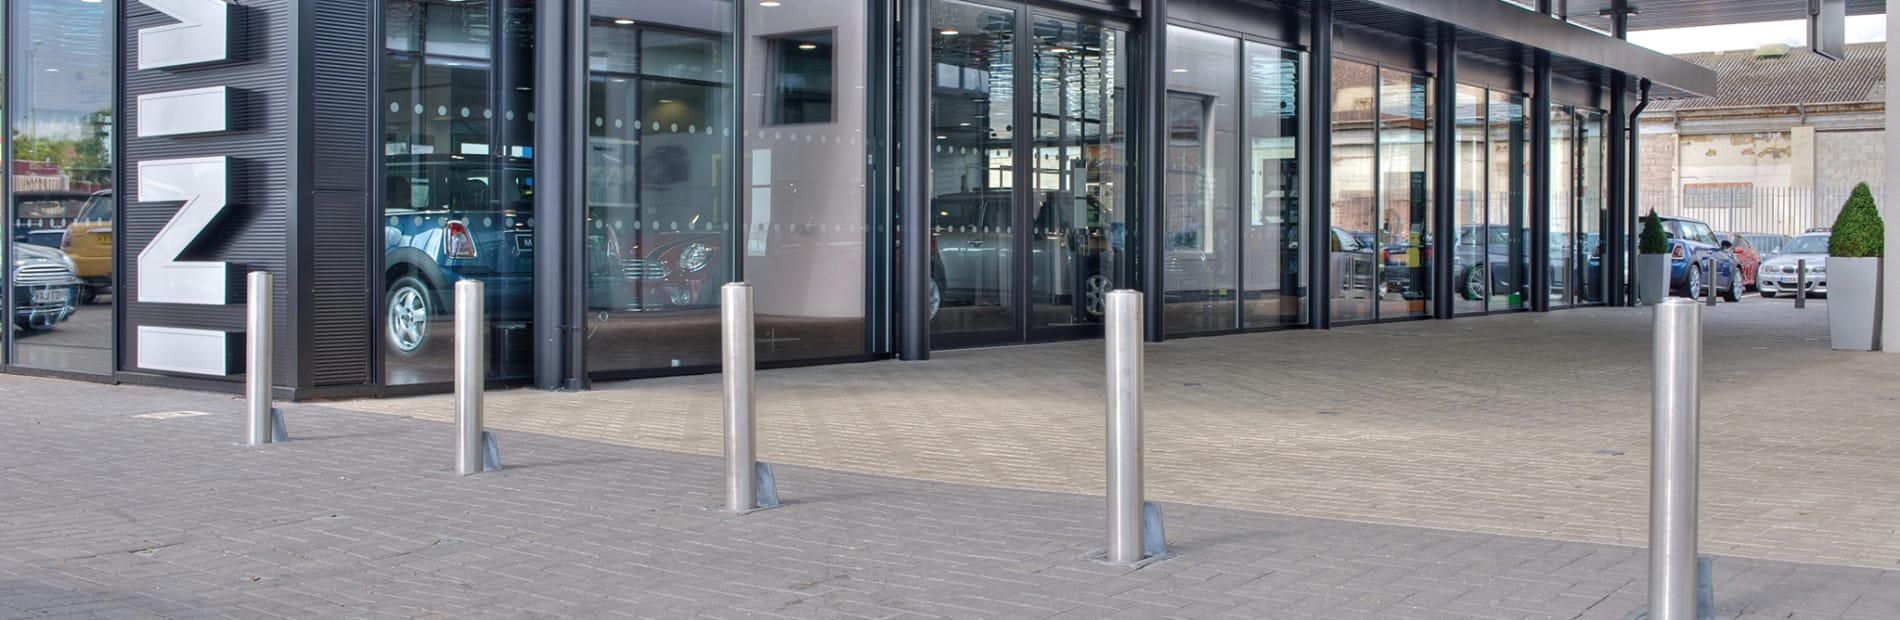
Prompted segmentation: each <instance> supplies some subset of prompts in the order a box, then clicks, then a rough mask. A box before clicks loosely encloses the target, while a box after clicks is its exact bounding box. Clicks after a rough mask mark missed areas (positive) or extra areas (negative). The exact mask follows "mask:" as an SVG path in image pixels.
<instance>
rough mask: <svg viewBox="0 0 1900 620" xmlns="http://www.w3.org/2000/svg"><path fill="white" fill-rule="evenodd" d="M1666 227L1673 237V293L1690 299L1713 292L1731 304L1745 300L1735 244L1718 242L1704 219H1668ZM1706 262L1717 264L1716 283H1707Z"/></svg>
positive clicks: (1665, 221)
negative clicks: (1704, 265)
mask: <svg viewBox="0 0 1900 620" xmlns="http://www.w3.org/2000/svg"><path fill="white" fill-rule="evenodd" d="M1662 224H1663V232H1664V233H1665V234H1667V235H1668V237H1669V290H1670V291H1672V292H1674V293H1678V294H1682V295H1686V296H1696V295H1701V294H1702V293H1704V292H1712V293H1714V294H1717V295H1721V297H1722V298H1723V299H1726V300H1728V301H1731V302H1733V301H1741V299H1742V274H1741V263H1740V261H1738V260H1737V259H1736V258H1735V253H1734V252H1732V251H1730V248H1731V247H1732V245H1733V244H1731V243H1729V242H1727V241H1723V240H1720V239H1717V238H1716V237H1715V231H1714V230H1712V229H1710V228H1709V225H1708V224H1707V223H1704V222H1702V221H1701V220H1692V219H1688V218H1681V217H1670V216H1665V217H1663V218H1662ZM1705 259H1706V260H1713V261H1714V262H1715V281H1713V282H1704V281H1703V277H1704V274H1703V273H1702V272H1703V271H1704V270H1703V268H1702V264H1703V261H1704V260H1705ZM1692 267H1693V268H1692Z"/></svg>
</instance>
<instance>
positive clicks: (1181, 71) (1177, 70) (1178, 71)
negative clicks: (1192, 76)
mask: <svg viewBox="0 0 1900 620" xmlns="http://www.w3.org/2000/svg"><path fill="white" fill-rule="evenodd" d="M1172 71H1174V72H1175V73H1187V69H1173V70H1172Z"/></svg>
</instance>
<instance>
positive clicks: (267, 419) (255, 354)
mask: <svg viewBox="0 0 1900 620" xmlns="http://www.w3.org/2000/svg"><path fill="white" fill-rule="evenodd" d="M249 284H250V293H249V294H250V298H249V302H248V303H247V304H246V306H245V326H244V336H245V337H244V345H245V346H244V349H245V357H246V358H247V360H248V362H249V364H250V366H249V367H248V368H246V369H245V370H244V397H245V410H246V416H245V420H246V423H245V429H244V430H245V438H246V439H245V445H252V446H261V445H264V444H267V443H275V442H280V441H284V440H287V439H289V438H288V437H286V436H285V434H284V429H283V425H282V416H281V414H279V413H278V412H277V410H276V409H274V408H272V407H271V378H272V376H273V375H274V374H275V373H274V371H273V369H272V363H273V361H274V360H272V359H271V349H272V337H271V336H272V334H271V330H272V329H273V327H274V326H273V325H272V324H271V316H272V314H274V313H273V311H272V310H273V308H272V306H273V305H274V304H275V299H274V298H273V297H272V293H273V286H272V277H271V274H270V272H267V271H253V272H251V274H250V283H249Z"/></svg>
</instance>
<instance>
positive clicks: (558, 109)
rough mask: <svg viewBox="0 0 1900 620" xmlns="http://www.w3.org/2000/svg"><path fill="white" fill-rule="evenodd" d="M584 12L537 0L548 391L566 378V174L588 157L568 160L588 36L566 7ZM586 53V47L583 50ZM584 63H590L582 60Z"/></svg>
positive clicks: (537, 347)
mask: <svg viewBox="0 0 1900 620" xmlns="http://www.w3.org/2000/svg"><path fill="white" fill-rule="evenodd" d="M570 10H573V11H582V10H583V9H582V8H581V7H577V6H575V5H574V3H570V2H567V1H565V0H540V1H539V2H536V3H535V16H536V19H535V26H534V38H535V46H534V50H535V51H534V54H535V60H536V61H537V62H536V63H535V64H536V65H538V66H539V67H540V68H541V70H540V71H536V72H535V76H534V92H535V98H534V108H535V109H536V110H537V111H538V117H537V120H538V121H539V122H538V123H536V125H535V130H534V137H535V140H534V141H535V144H536V145H538V146H539V147H540V148H538V149H536V152H535V157H534V177H535V178H536V179H540V180H541V183H540V185H541V187H539V188H537V191H536V192H535V194H534V211H535V218H534V219H535V227H534V246H535V247H537V248H542V251H540V252H536V253H535V260H534V282H535V287H534V327H533V330H532V332H531V333H532V335H533V338H534V346H533V348H534V385H535V387H538V388H541V389H544V390H553V389H559V388H561V386H562V385H563V384H564V383H565V382H564V381H563V379H564V378H565V376H566V374H567V373H566V370H567V369H566V364H567V352H566V351H565V350H564V349H565V348H566V344H567V340H566V338H564V337H563V334H562V333H561V326H562V325H564V324H566V319H567V313H566V312H565V310H566V308H565V307H564V306H566V302H567V291H565V290H562V289H565V288H567V287H568V285H567V282H568V279H567V273H566V272H567V259H566V257H565V256H564V255H563V253H564V252H565V251H566V250H567V249H568V248H569V246H570V245H571V244H570V243H569V242H568V240H567V233H568V228H569V226H568V225H567V217H568V213H567V211H568V205H570V204H574V203H573V200H572V199H573V198H576V197H570V196H568V195H567V190H568V184H567V183H565V182H563V181H562V179H564V178H565V175H567V174H569V173H570V172H571V171H574V170H581V169H583V168H584V165H583V164H584V162H581V161H573V162H570V161H568V159H567V157H568V149H567V148H566V144H567V137H568V133H567V132H568V123H567V119H566V118H565V116H566V112H567V101H566V98H567V82H568V79H567V74H568V72H569V71H573V70H576V69H575V68H574V67H570V66H569V65H568V64H567V62H568V53H567V52H568V46H570V45H575V46H585V45H586V43H585V41H582V40H572V39H569V38H568V32H567V28H568V18H567V14H568V11H570ZM582 53H585V50H584V49H583V50H582ZM581 66H583V67H584V66H586V65H581Z"/></svg>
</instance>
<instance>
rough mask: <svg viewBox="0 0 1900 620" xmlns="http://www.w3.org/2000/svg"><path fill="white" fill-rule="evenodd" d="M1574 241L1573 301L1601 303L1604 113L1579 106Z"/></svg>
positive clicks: (1604, 217)
mask: <svg viewBox="0 0 1900 620" xmlns="http://www.w3.org/2000/svg"><path fill="white" fill-rule="evenodd" d="M1577 132H1578V142H1577V218H1576V222H1577V242H1576V243H1575V244H1574V246H1573V247H1574V248H1575V253H1576V255H1575V256H1574V257H1573V258H1572V259H1571V260H1572V261H1573V262H1574V263H1575V264H1576V266H1577V270H1578V273H1577V277H1576V279H1575V281H1576V282H1577V283H1578V286H1577V294H1576V297H1575V298H1574V299H1573V300H1572V303H1579V304H1584V303H1601V302H1603V301H1604V297H1603V293H1604V290H1603V286H1604V280H1603V251H1604V243H1605V240H1604V239H1603V229H1604V227H1605V226H1607V225H1608V223H1607V222H1606V220H1607V219H1608V218H1609V216H1610V212H1609V207H1608V205H1606V204H1604V201H1603V199H1604V196H1603V184H1604V182H1605V179H1604V173H1605V161H1604V157H1605V153H1604V150H1603V148H1604V144H1603V113H1602V112H1594V111H1583V110H1579V111H1578V113H1577Z"/></svg>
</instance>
